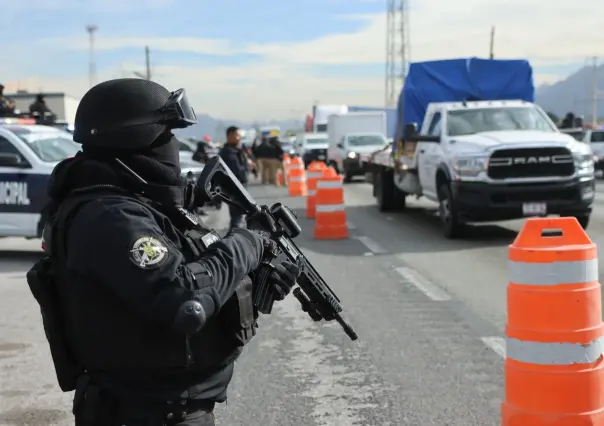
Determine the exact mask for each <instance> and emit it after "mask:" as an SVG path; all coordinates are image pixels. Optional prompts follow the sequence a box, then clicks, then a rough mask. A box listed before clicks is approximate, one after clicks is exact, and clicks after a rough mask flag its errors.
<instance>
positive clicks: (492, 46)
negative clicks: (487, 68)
mask: <svg viewBox="0 0 604 426" xmlns="http://www.w3.org/2000/svg"><path fill="white" fill-rule="evenodd" d="M489 59H495V27H494V26H493V27H491V41H490V43H489Z"/></svg>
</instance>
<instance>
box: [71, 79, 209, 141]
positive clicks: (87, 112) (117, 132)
mask: <svg viewBox="0 0 604 426" xmlns="http://www.w3.org/2000/svg"><path fill="white" fill-rule="evenodd" d="M196 123H197V117H196V116H195V112H194V111H193V108H191V106H190V105H189V101H188V99H187V96H186V94H185V90H184V89H179V90H177V91H175V92H170V91H169V90H168V89H166V88H165V87H163V86H161V85H160V84H157V83H155V82H153V81H149V80H142V79H138V78H120V79H116V80H109V81H105V82H103V83H99V84H97V85H96V86H94V87H93V88H92V89H90V90H89V91H88V92H87V93H86V94H85V95H84V97H83V98H82V100H81V101H80V105H79V106H78V110H77V111H76V117H75V123H74V134H73V140H74V141H75V142H78V143H81V144H82V145H84V146H91V147H97V148H103V149H112V150H113V149H115V150H126V151H130V150H144V149H146V148H148V147H149V146H150V145H151V144H152V143H153V142H154V141H155V140H156V139H157V138H158V137H159V136H160V135H161V134H162V133H164V132H165V131H166V130H169V129H180V128H185V127H188V126H191V125H193V124H196Z"/></svg>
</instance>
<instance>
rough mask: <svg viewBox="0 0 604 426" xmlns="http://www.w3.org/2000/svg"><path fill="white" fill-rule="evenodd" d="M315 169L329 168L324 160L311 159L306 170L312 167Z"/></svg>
mask: <svg viewBox="0 0 604 426" xmlns="http://www.w3.org/2000/svg"><path fill="white" fill-rule="evenodd" d="M311 167H312V168H313V169H314V170H327V165H326V164H325V163H324V162H322V161H311V162H310V164H309V165H308V167H307V168H306V170H310V168H311Z"/></svg>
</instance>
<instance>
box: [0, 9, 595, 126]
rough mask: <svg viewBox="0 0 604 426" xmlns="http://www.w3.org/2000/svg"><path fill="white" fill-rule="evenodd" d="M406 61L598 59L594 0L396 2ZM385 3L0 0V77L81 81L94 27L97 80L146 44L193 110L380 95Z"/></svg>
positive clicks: (67, 85)
mask: <svg viewBox="0 0 604 426" xmlns="http://www.w3.org/2000/svg"><path fill="white" fill-rule="evenodd" d="M409 2H410V9H411V10H410V18H409V20H410V39H411V43H410V44H411V59H412V60H414V61H421V60H427V59H445V58H454V57H467V56H483V57H484V56H486V55H488V48H489V32H490V27H491V26H492V25H495V26H496V28H497V35H496V46H495V47H496V55H497V56H499V57H505V58H528V59H529V60H530V61H531V63H532V64H533V67H534V68H535V80H536V83H537V84H540V83H543V82H553V81H556V80H558V79H560V78H563V77H564V76H566V75H568V74H569V73H571V72H572V71H574V70H576V69H578V68H580V67H581V66H584V65H585V64H586V63H588V60H589V58H590V57H592V56H594V55H602V56H604V30H603V29H604V15H603V14H602V11H601V7H598V6H597V4H598V3H599V2H598V1H597V0H574V1H567V0H564V1H562V0H549V1H545V0H409ZM385 4H386V1H385V0H381V1H380V0H378V1H374V0H290V1H283V0H255V1H249V0H221V1H216V0H212V1H209V0H28V1H22V2H19V1H15V0H0V58H1V60H0V82H2V83H4V84H5V85H6V86H7V88H8V89H9V90H14V89H16V88H17V87H20V88H22V89H28V90H31V91H37V90H40V89H41V90H44V91H64V92H67V93H68V94H71V95H73V96H78V97H79V96H81V95H82V94H83V93H84V92H85V91H86V90H87V89H88V39H87V34H86V31H85V26H86V25H87V24H89V23H94V24H96V25H98V28H99V29H98V33H97V54H96V63H97V68H98V79H99V81H100V80H105V79H110V78H118V77H126V76H132V71H142V70H143V68H144V46H145V45H146V44H147V45H149V46H150V48H151V56H152V63H153V72H154V79H155V80H157V81H158V82H160V83H162V84H164V85H165V86H167V87H168V88H169V89H171V90H173V89H177V88H180V87H184V88H185V89H187V92H188V94H189V98H190V99H191V101H192V103H193V105H194V106H195V108H196V109H197V110H198V111H201V112H206V113H209V114H211V115H214V116H217V117H222V118H233V119H242V120H253V119H268V118H277V119H281V118H290V117H302V116H304V114H305V113H306V112H308V111H309V110H310V108H311V105H312V103H313V101H314V100H319V101H321V102H323V103H336V104H339V103H342V104H355V105H382V104H383V99H384V58H385V45H386V43H385V22H386V14H385V8H386V5H385Z"/></svg>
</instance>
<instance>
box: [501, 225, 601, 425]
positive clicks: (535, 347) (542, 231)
mask: <svg viewBox="0 0 604 426" xmlns="http://www.w3.org/2000/svg"><path fill="white" fill-rule="evenodd" d="M509 279H510V282H509V285H508V288H507V313H508V320H507V325H506V338H507V349H506V351H507V354H506V360H505V366H504V372H505V399H504V402H503V404H502V406H501V418H502V422H501V424H502V426H603V425H604V360H603V355H602V352H603V349H604V339H603V336H604V333H603V324H602V301H601V288H600V283H599V282H598V254H597V249H596V245H595V244H594V243H593V242H592V241H591V240H590V239H589V237H588V236H587V234H586V233H585V231H584V230H583V228H582V227H581V225H580V224H579V222H578V221H577V219H575V218H572V217H571V218H568V217H566V218H547V219H545V218H541V219H528V220H527V221H526V223H525V225H524V227H523V228H522V230H521V231H520V233H519V234H518V236H517V238H516V240H514V242H513V243H512V244H511V245H510V247H509Z"/></svg>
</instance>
